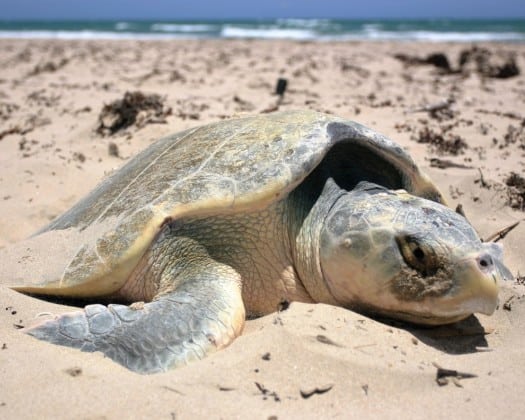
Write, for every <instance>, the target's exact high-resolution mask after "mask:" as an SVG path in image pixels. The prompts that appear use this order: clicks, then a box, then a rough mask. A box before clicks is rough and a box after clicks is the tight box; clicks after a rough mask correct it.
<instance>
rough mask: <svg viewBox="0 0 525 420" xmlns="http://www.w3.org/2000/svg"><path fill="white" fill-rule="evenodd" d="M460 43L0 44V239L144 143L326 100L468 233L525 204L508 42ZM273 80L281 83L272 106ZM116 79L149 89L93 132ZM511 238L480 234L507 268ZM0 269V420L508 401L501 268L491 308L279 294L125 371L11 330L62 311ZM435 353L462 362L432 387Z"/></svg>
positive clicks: (323, 104)
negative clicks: (399, 308) (202, 345)
mask: <svg viewBox="0 0 525 420" xmlns="http://www.w3.org/2000/svg"><path fill="white" fill-rule="evenodd" d="M472 47H473V46H472V45H470V44H438V43H431V44H425V43H410V42H402V43H391V42H384V43H383V42H377V43H372V42H340V43H335V42H334V43H329V42H326V43H325V42H322V43H315V42H292V41H253V40H235V41H233V40H231V41H229V40H192V41H156V42H153V41H151V42H147V41H135V42H132V41H58V40H57V41H55V40H38V41H35V40H7V39H4V40H0V63H1V68H2V71H1V72H0V168H1V170H0V214H1V216H2V217H1V218H0V247H4V246H9V245H10V244H11V243H14V242H16V241H18V240H21V239H23V238H25V237H27V236H28V235H30V234H31V233H33V232H35V231H36V230H37V229H39V228H41V227H42V226H44V225H45V224H47V223H48V222H49V221H50V220H52V219H53V218H54V217H56V216H57V215H59V214H60V213H61V212H63V211H65V210H66V209H68V208H69V207H70V206H71V205H73V204H74V203H75V202H76V201H77V200H78V199H80V198H81V197H82V196H84V195H85V194H86V193H87V192H88V191H90V190H91V189H92V188H93V187H94V186H95V185H96V184H97V183H98V182H99V181H100V180H101V179H103V178H104V176H106V175H107V174H109V173H111V172H112V171H114V170H115V169H117V168H119V167H120V166H121V165H123V164H124V162H125V161H126V160H127V159H129V158H130V157H131V156H133V155H134V154H136V153H137V152H138V151H139V150H142V149H144V148H145V147H147V146H148V145H149V144H150V143H151V142H153V141H154V140H155V139H157V138H159V137H161V136H163V135H167V134H170V133H173V132H176V131H179V130H182V129H185V128H188V127H193V126H196V125H200V124H204V123H208V122H212V121H217V120H220V119H225V118H230V117H234V116H241V115H246V114H258V113H261V112H267V111H268V110H271V109H277V108H278V109H279V110H286V109H298V108H310V109H315V110H318V111H322V112H327V113H333V114H336V115H339V116H342V117H345V118H348V119H352V120H355V121H358V122H360V123H362V124H364V125H367V126H369V127H371V128H373V129H375V130H376V131H379V132H381V133H383V134H385V135H387V136H388V137H390V138H392V139H393V140H395V141H397V142H398V143H400V144H401V145H402V146H403V147H404V148H405V149H406V150H407V151H408V152H409V153H410V154H411V155H412V156H413V157H414V159H415V160H416V161H417V163H418V164H419V165H420V166H421V167H422V168H423V170H424V171H426V172H427V173H428V174H429V175H430V176H431V177H432V179H433V180H434V181H435V182H436V183H437V185H438V186H439V187H440V188H441V190H442V192H443V193H444V195H445V196H446V197H447V199H448V200H449V204H450V206H451V207H452V208H454V207H456V205H458V204H461V205H462V207H463V209H464V211H465V213H466V215H467V217H468V218H469V220H470V221H471V222H472V224H473V225H474V226H475V228H476V229H477V230H478V232H479V233H480V235H481V237H485V238H486V237H487V236H488V235H490V234H491V233H494V232H497V231H498V230H500V229H502V228H505V227H506V226H509V225H510V224H512V223H513V222H516V221H521V220H523V219H524V215H525V213H524V212H523V209H524V206H525V204H524V199H525V185H524V184H525V181H524V180H523V179H522V178H521V177H523V176H525V171H524V165H525V159H524V155H525V74H524V72H525V45H523V44H486V45H480V44H478V45H477V49H476V50H473V49H472ZM465 51H466V52H465ZM462 52H463V54H461V53H462ZM433 53H443V54H445V55H446V57H447V58H448V61H449V63H450V66H451V68H452V69H451V70H446V69H445V68H443V67H438V66H436V65H435V64H429V63H423V62H425V61H431V62H434V63H437V64H440V63H442V62H443V60H442V57H441V61H439V60H435V59H431V60H426V59H427V58H428V56H429V55H430V54H433ZM396 55H398V57H397V58H396ZM399 55H403V56H402V57H399ZM461 55H462V56H463V58H464V61H465V63H464V64H463V66H462V67H461V68H460V66H459V64H458V63H459V61H458V60H459V57H460V56H461ZM476 57H477V58H476ZM512 57H514V58H512ZM416 58H418V59H419V60H416ZM476 60H477V61H476ZM484 60H487V61H484ZM509 60H510V61H509ZM512 60H515V61H514V63H515V64H516V66H517V67H518V69H521V74H519V75H517V76H514V77H508V78H500V77H494V76H498V75H499V76H505V75H508V74H507V73H509V72H510V73H512V69H513V68H512V62H513V61H512ZM476 63H481V64H480V65H477V64H476ZM509 63H510V64H509ZM504 64H507V66H506V67H505V66H504ZM498 72H499V73H498ZM505 72H507V73H505ZM278 78H286V79H287V80H288V89H287V91H286V93H285V95H284V98H283V101H282V102H280V103H278V98H277V96H275V95H274V90H275V83H276V81H277V79H278ZM126 92H142V93H144V94H147V95H149V94H158V95H160V98H157V99H158V104H160V105H159V106H158V107H157V110H156V112H155V111H143V112H142V113H140V114H139V120H138V123H136V124H133V125H131V126H130V127H128V128H125V129H123V130H119V131H117V132H115V133H114V134H113V135H107V134H106V135H102V134H101V133H100V130H99V132H97V127H99V126H100V122H99V115H100V114H101V112H102V110H103V108H104V106H105V105H107V104H110V103H112V102H113V101H115V100H119V99H122V98H123V97H124V95H125V93H126ZM444 100H449V101H450V104H449V105H446V106H444V107H442V108H441V109H439V108H440V107H439V106H438V104H440V103H441V104H442V103H443V101H444ZM161 105H162V107H161ZM425 106H431V107H434V108H437V109H435V110H434V111H433V112H428V111H425V110H421V108H422V107H425ZM112 122H114V121H112V120H111V119H109V117H107V116H106V118H105V119H104V124H105V126H106V127H108V126H109V125H111V123H112ZM102 131H104V130H102ZM105 131H106V132H108V130H107V129H106V130H105ZM443 167H444V168H443ZM513 174H515V175H513ZM507 184H511V185H507ZM524 234H525V223H521V224H520V225H518V227H517V228H516V229H514V230H513V231H512V232H510V233H509V234H508V235H507V236H506V237H505V238H504V239H503V240H501V241H500V242H501V243H502V244H503V245H504V248H505V260H506V263H507V265H508V266H509V268H510V269H511V270H512V272H513V273H514V274H515V275H518V274H519V273H525V251H524V250H523V241H522V238H523V237H524ZM12 263H13V262H12V261H1V264H2V266H3V267H5V266H6V265H7V264H12ZM1 273H2V270H0V304H1V305H0V378H1V379H0V381H1V384H0V418H4V419H25V418H53V419H62V418H64V419H72V418H75V419H77V418H81V419H95V418H96V419H102V418H108V419H109V418H145V417H152V418H159V419H162V418H166V419H174V418H177V419H185V418H200V417H207V418H247V417H250V418H261V419H269V418H299V417H301V418H360V419H362V418H377V417H378V416H381V417H389V418H394V417H408V418H425V419H438V418H465V419H466V418H476V419H479V418H505V419H512V418H521V417H522V415H523V410H524V409H525V400H524V398H523V392H522V390H523V389H525V352H524V351H523V347H524V344H525V339H524V337H523V333H524V332H525V330H524V328H525V303H524V302H525V299H523V296H525V291H524V286H523V285H521V284H519V282H518V281H516V282H508V284H505V285H503V286H502V292H501V298H500V306H499V308H498V309H497V310H496V312H495V314H494V315H493V316H491V317H487V316H476V317H471V318H469V319H468V320H466V321H464V322H461V323H458V324H455V325H452V326H447V327H440V328H435V329H416V328H413V327H408V326H405V325H398V324H394V325H390V324H388V323H383V322H380V321H378V320H373V319H371V318H368V317H365V316H363V315H359V314H355V313H352V312H350V311H347V310H344V309H342V308H335V307H331V306H327V305H308V304H301V303H292V304H291V306H290V307H289V308H288V309H287V310H285V311H283V312H281V313H278V314H277V313H276V314H271V315H268V316H266V317H263V318H260V319H257V320H253V321H249V322H248V323H247V326H246V328H245V332H244V334H243V336H242V337H240V338H239V339H237V340H236V341H235V342H234V343H233V344H232V345H231V346H230V347H228V348H227V349H225V350H223V351H220V352H218V353H215V354H213V355H212V356H210V357H208V358H206V359H205V360H203V361H199V362H195V363H193V364H191V365H189V366H187V367H183V368H179V369H176V370H173V371H171V372H168V373H164V374H156V375H149V376H141V375H138V374H135V373H132V372H130V371H127V370H126V369H124V368H122V367H121V366H119V365H117V364H116V363H114V362H112V361H111V360H109V359H107V358H104V357H103V355H101V354H98V353H95V354H89V353H82V352H80V351H77V350H74V349H69V348H63V347H58V346H54V345H51V344H48V343H44V342H40V341H38V340H35V339H33V338H31V337H29V336H26V335H24V334H22V333H21V332H20V331H19V327H21V326H26V325H29V324H31V322H33V320H34V318H35V316H37V314H42V313H49V312H52V313H61V312H65V311H67V310H68V309H70V308H68V307H67V306H65V305H58V304H55V303H50V302H46V301H43V300H37V299H35V298H31V297H28V296H24V295H21V294H19V293H16V292H14V291H12V290H10V289H7V288H6V287H4V286H2V285H1V284H5V283H7V282H8V279H5V278H2V274H1ZM522 282H523V280H522ZM504 303H506V304H505V305H504ZM437 366H441V367H442V368H446V369H450V370H456V371H459V372H460V373H468V374H472V375H475V377H472V378H463V379H456V378H449V380H448V384H446V385H439V384H438V383H437V382H436V375H437V371H438V370H437Z"/></svg>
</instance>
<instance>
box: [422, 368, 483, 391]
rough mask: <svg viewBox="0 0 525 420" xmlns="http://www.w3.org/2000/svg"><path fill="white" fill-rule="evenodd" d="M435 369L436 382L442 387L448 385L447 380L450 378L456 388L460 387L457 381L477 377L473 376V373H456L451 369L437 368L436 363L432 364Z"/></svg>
mask: <svg viewBox="0 0 525 420" xmlns="http://www.w3.org/2000/svg"><path fill="white" fill-rule="evenodd" d="M432 364H433V365H434V366H435V367H436V368H437V372H436V382H437V383H438V385H439V386H443V385H446V384H448V378H452V381H453V382H454V384H455V385H456V386H461V384H459V382H457V380H459V379H466V378H477V377H478V375H475V374H473V373H467V372H458V371H457V370H452V369H444V368H442V367H441V366H439V365H438V364H437V363H432Z"/></svg>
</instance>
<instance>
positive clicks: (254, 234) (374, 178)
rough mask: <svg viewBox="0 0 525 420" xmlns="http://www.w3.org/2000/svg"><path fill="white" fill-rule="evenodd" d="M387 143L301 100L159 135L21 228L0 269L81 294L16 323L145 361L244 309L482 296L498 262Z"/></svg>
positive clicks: (205, 334)
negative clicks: (29, 227)
mask: <svg viewBox="0 0 525 420" xmlns="http://www.w3.org/2000/svg"><path fill="white" fill-rule="evenodd" d="M441 203H443V198H442V196H441V194H440V193H439V191H438V190H437V188H436V187H435V186H434V185H433V184H432V182H431V181H430V180H429V179H428V178H427V177H426V176H425V175H424V174H422V173H421V172H420V171H419V169H418V168H417V166H416V165H415V164H414V162H413V161H412V159H411V158H410V157H409V156H408V155H407V154H406V153H405V152H404V151H403V150H402V149H401V148H400V147H399V146H398V145H396V144H395V143H393V142H392V141H390V140H388V139H387V138H385V137H383V136H381V135H379V134H377V133H375V132H373V131H372V130H369V129H367V128H365V127H363V126H361V125H359V124H357V123H354V122H349V121H345V120H342V119H340V118H336V117H333V116H328V115H323V114H318V113H314V112H310V111H302V112H285V113H275V114H270V115H265V116H255V117H248V118H243V119H237V120H230V121H223V122H219V123H215V124H210V125H206V126H203V127H198V128H194V129H190V130H187V131H184V132H181V133H178V134H175V135H172V136H169V137H166V138H163V139H161V140H159V141H158V142H156V143H154V144H153V145H151V146H150V147H149V148H147V149H146V150H145V151H143V152H142V153H140V154H139V155H138V156H136V157H135V158H134V159H132V160H131V161H130V162H129V163H127V164H126V165H125V166H124V167H122V169H120V170H119V171H117V172H116V173H114V174H113V175H112V176H110V177H109V178H107V179H106V180H104V181H103V182H102V183H101V184H100V185H99V186H98V187H97V188H96V189H95V190H94V191H93V192H91V193H90V194H89V195H88V196H87V197H85V198H84V199H83V200H81V201H80V202H79V203H78V204H77V205H75V206H74V207H73V208H71V209H70V210H69V211H67V212H66V213H64V214H63V215H62V216H60V217H58V218H57V219H56V220H55V221H53V222H52V223H51V224H49V225H48V226H47V227H45V228H44V229H42V230H41V231H39V232H38V233H37V234H35V235H34V236H32V237H31V238H29V239H27V240H26V241H23V242H21V243H19V244H17V245H15V246H13V247H11V248H9V249H6V250H3V254H4V255H3V258H9V259H10V260H11V261H17V263H16V264H10V265H9V266H10V267H11V268H12V270H11V271H10V272H4V274H3V275H2V276H3V281H8V282H9V285H10V286H11V287H13V288H15V289H16V290H19V291H22V292H26V293H35V294H42V295H57V296H67V297H76V298H83V299H92V300H95V301H96V299H97V298H98V299H104V301H108V300H109V301H114V302H116V301H118V302H122V301H124V302H126V303H128V304H131V305H130V306H126V305H121V304H110V305H108V306H104V305H101V304H93V305H88V306H86V308H85V309H84V310H79V311H77V312H74V313H70V314H64V315H61V316H59V317H56V318H54V319H51V320H45V321H42V322H40V323H39V324H37V325H35V326H33V327H31V328H29V329H27V332H28V333H29V334H31V335H33V336H35V337H37V338H40V339H43V340H46V341H50V342H52V343H57V344H62V345H67V346H72V347H77V348H80V349H82V350H84V351H102V352H103V353H104V354H106V355H107V356H108V357H111V358H112V359H114V360H115V361H117V362H119V363H121V364H123V365H125V366H126V367H128V368H129V369H132V370H134V371H137V372H144V373H149V372H156V371H162V370H166V369H169V368H172V367H174V366H177V365H179V364H184V363H187V362H188V361H189V360H192V359H199V358H202V357H204V356H205V355H206V354H207V353H209V352H212V351H214V350H216V349H220V348H222V347H225V346H227V345H228V344H229V343H231V341H232V340H233V339H235V337H237V336H238V335H240V334H241V332H242V329H243V325H244V322H245V317H246V316H258V315H263V314H267V313H270V312H272V311H276V310H277V309H278V308H279V305H280V304H282V302H288V301H302V302H323V303H328V304H333V305H338V306H344V307H347V308H349V309H353V310H357V311H361V312H366V313H377V314H381V315H386V316H388V317H392V318H398V319H402V320H408V321H411V322H416V323H421V324H444V323H450V322H454V321H457V320H460V319H463V318H465V317H467V316H469V315H470V314H472V313H476V312H481V313H485V314H490V313H492V312H493V311H494V309H495V307H496V304H497V294H498V286H497V282H498V281H499V279H501V278H502V277H506V276H507V275H509V274H508V270H506V269H505V267H504V266H503V264H502V252H501V249H500V248H499V247H498V246H496V245H494V244H484V243H482V242H481V241H480V239H479V238H478V235H477V234H476V233H475V231H474V230H473V228H472V227H471V226H470V225H469V223H468V222H467V221H466V220H465V219H464V217H462V216H461V215H459V214H456V213H455V212H453V211H451V210H450V209H449V208H447V207H445V206H444V205H443V204H441Z"/></svg>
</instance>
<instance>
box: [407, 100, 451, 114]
mask: <svg viewBox="0 0 525 420" xmlns="http://www.w3.org/2000/svg"><path fill="white" fill-rule="evenodd" d="M452 102H453V101H451V100H450V99H445V100H443V101H439V102H435V103H433V104H426V105H423V106H420V107H418V108H412V109H410V110H408V112H409V113H414V112H423V111H424V112H435V111H440V110H442V109H448V108H450V105H452Z"/></svg>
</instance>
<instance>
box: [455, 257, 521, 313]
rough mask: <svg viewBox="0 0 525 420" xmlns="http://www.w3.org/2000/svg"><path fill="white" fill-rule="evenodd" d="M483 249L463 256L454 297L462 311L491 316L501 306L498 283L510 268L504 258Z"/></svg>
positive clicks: (507, 273)
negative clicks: (504, 262) (502, 260)
mask: <svg viewBox="0 0 525 420" xmlns="http://www.w3.org/2000/svg"><path fill="white" fill-rule="evenodd" d="M491 251H492V250H491V249H487V248H485V249H483V250H481V251H480V252H478V253H477V254H475V255H471V256H469V257H467V258H465V259H463V260H462V261H461V262H460V263H459V264H458V267H457V273H458V277H457V278H458V279H461V280H460V281H458V283H457V286H456V287H455V288H454V289H455V293H454V295H453V296H452V300H453V301H455V302H456V303H457V307H458V309H460V310H461V311H462V312H463V313H482V314H485V315H491V314H492V313H493V312H494V311H495V310H496V307H497V305H498V291H499V287H498V282H501V281H503V280H505V279H506V278H507V277H508V276H509V275H510V276H511V277H512V275H511V274H510V271H509V270H508V269H507V268H506V267H505V266H504V265H503V263H502V262H501V260H500V259H499V258H498V256H497V255H495V253H494V252H491Z"/></svg>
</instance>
